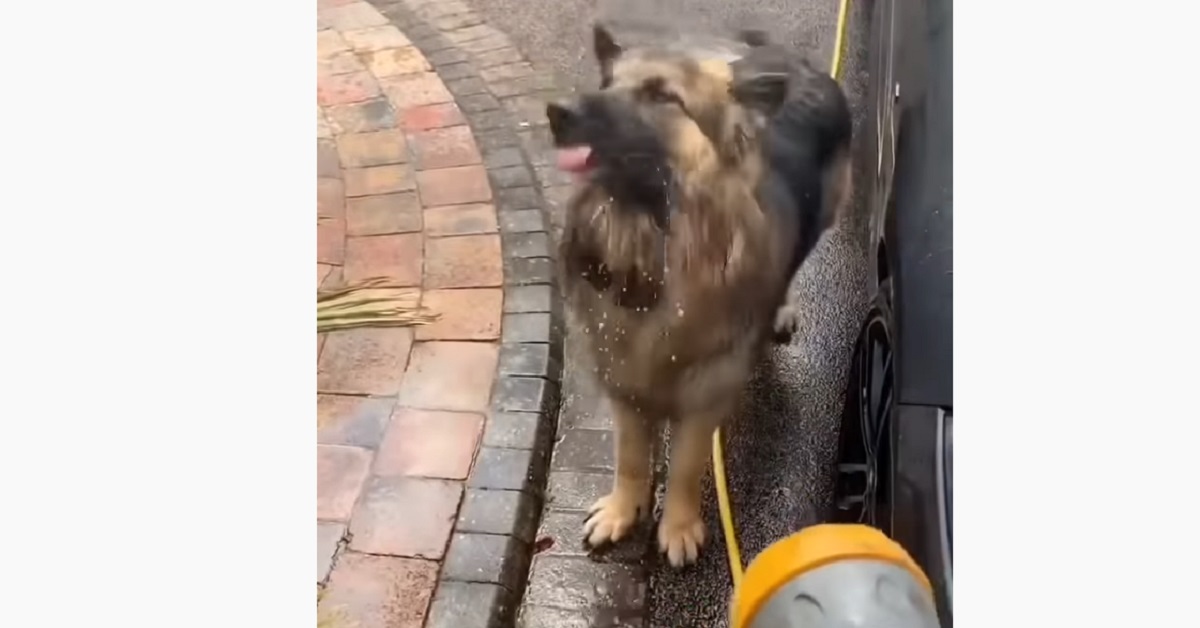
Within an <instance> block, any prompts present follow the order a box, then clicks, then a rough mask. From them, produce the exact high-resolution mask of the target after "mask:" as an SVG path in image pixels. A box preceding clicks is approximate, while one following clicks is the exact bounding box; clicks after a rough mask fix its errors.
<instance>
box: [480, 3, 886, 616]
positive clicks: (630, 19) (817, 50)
mask: <svg viewBox="0 0 1200 628" xmlns="http://www.w3.org/2000/svg"><path fill="white" fill-rule="evenodd" d="M474 4H475V7H476V9H477V10H479V11H481V12H482V13H484V14H485V15H486V16H487V18H488V19H489V21H491V22H492V23H493V24H495V25H496V26H498V27H500V28H501V29H503V30H504V31H506V32H507V33H508V34H509V35H510V36H511V37H512V38H513V39H514V40H515V42H516V43H517V45H518V46H520V48H521V50H522V51H523V52H525V54H526V55H528V56H529V57H530V58H531V60H532V61H533V62H534V63H535V64H537V65H539V66H540V67H545V68H553V69H554V70H555V71H557V72H558V73H559V75H560V76H561V77H563V78H564V79H566V80H569V81H571V82H572V84H573V85H575V86H576V87H591V86H593V85H594V84H595V82H596V76H597V75H596V68H595V65H594V62H593V61H592V59H591V53H590V50H591V41H590V29H589V25H590V23H591V20H592V19H593V18H594V17H599V18H601V19H605V20H608V21H610V22H615V23H616V24H617V27H616V28H614V30H615V31H616V32H617V33H618V35H619V34H620V25H622V24H638V23H652V24H656V25H658V26H660V27H661V26H663V25H669V27H670V28H671V29H673V30H675V31H677V32H681V33H685V34H690V33H706V34H718V35H720V34H722V33H725V34H728V33H729V32H731V31H732V30H733V29H738V28H747V27H754V28H762V29H765V30H766V31H768V32H769V33H770V34H771V35H772V37H773V39H774V40H775V41H778V42H787V43H788V44H790V45H791V46H792V48H793V49H794V50H795V51H796V53H797V54H800V55H805V56H807V57H808V58H809V59H810V60H812V61H813V62H814V63H816V64H819V67H823V68H828V67H829V63H830V60H831V58H832V52H833V42H834V36H835V32H834V30H835V29H834V26H835V24H836V22H837V10H838V2H837V0H740V1H738V2H733V1H732V0H690V1H685V0H655V1H653V2H645V1H644V0H599V1H598V2H597V1H596V0H476V2H474ZM867 9H869V5H868V4H865V3H863V4H862V5H861V6H860V5H859V4H858V3H855V2H854V0H852V1H851V11H850V18H849V20H848V23H849V25H848V30H847V33H846V37H847V44H846V48H845V50H844V51H843V55H844V56H843V59H842V66H843V67H842V85H843V87H844V89H845V90H846V93H847V95H848V96H849V98H850V102H851V106H852V107H853V108H854V112H855V130H856V132H857V131H858V130H859V129H860V128H861V125H862V119H863V116H864V107H863V94H864V93H865V85H866V76H865V65H866V54H865V49H864V36H865V32H866V31H867V21H868V17H869V12H868V11H867ZM618 39H620V37H618ZM859 153H860V154H859V156H858V157H859V162H860V163H859V164H856V172H857V171H858V170H861V162H863V159H862V154H861V153H862V151H859ZM856 179H858V180H864V179H863V178H862V177H861V176H856ZM863 196H864V195H862V194H861V193H856V194H855V203H854V211H852V212H851V213H850V215H849V216H848V217H847V219H846V220H844V221H843V223H842V224H841V225H839V226H838V227H837V228H836V229H835V230H833V231H831V232H829V233H828V234H827V235H826V236H825V238H824V239H823V240H822V242H821V244H820V245H819V246H818V247H817V249H816V250H815V251H814V253H813V255H812V256H811V257H810V258H809V259H808V260H807V261H806V262H805V265H804V266H803V268H802V269H801V270H800V273H799V275H798V276H797V278H796V281H795V283H794V284H793V293H794V294H795V295H796V296H797V298H798V299H799V301H798V302H799V303H801V304H802V305H803V307H802V309H803V312H804V314H805V315H804V318H803V319H802V321H801V325H800V332H799V333H798V334H797V336H796V339H795V340H794V341H793V344H792V345H791V346H788V347H781V348H778V349H776V350H775V351H774V352H773V354H772V356H771V359H770V360H768V361H767V362H766V363H764V364H763V365H762V367H761V368H760V369H759V372H758V374H757V376H756V377H755V380H754V382H753V383H752V385H751V390H750V394H749V395H748V399H747V402H746V404H745V407H744V408H743V411H742V413H741V416H739V417H737V418H736V420H735V421H734V422H733V424H731V425H730V426H728V427H727V428H726V430H725V431H726V454H725V455H726V458H727V470H728V477H729V482H730V492H731V498H732V502H733V511H734V516H735V518H736V520H737V529H738V536H739V541H740V544H741V548H742V554H743V560H745V561H747V562H749V561H750V560H751V559H753V558H754V556H755V555H756V554H758V553H759V552H760V551H762V550H763V549H764V548H765V547H766V546H767V545H768V544H770V543H771V542H772V541H774V540H776V539H778V538H780V537H782V536H785V535H787V534H789V533H791V532H793V531H795V530H796V529H798V528H800V527H803V526H805V525H809V524H813V523H817V522H819V521H821V520H822V519H823V518H824V517H825V516H826V514H827V512H828V508H829V504H830V499H831V491H832V475H831V473H832V472H831V469H832V465H833V457H834V454H835V451H836V446H837V429H838V417H839V415H840V412H841V408H842V390H843V388H844V386H845V372H846V367H847V364H848V361H849V354H850V351H851V345H852V343H853V341H854V336H855V334H856V333H857V330H858V325H859V321H860V320H861V317H862V316H863V314H864V313H865V311H866V307H867V306H866V294H865V266H866V254H865V251H864V248H863V246H862V242H863V236H862V233H863V231H864V229H865V220H864V219H863V217H864V207H863V205H862V198H863ZM566 353H567V355H566V369H567V372H566V374H565V377H564V380H565V381H564V391H563V393H564V394H563V398H564V409H563V411H564V412H565V413H571V414H573V415H575V416H580V415H588V414H591V413H602V412H605V406H604V404H602V403H601V402H600V400H598V399H597V398H596V392H595V390H596V389H595V387H594V386H591V385H588V384H589V383H588V382H587V377H588V373H586V372H583V371H584V369H586V368H587V367H585V366H583V365H584V364H586V361H585V360H584V359H582V358H581V357H580V352H579V346H578V343H575V342H572V341H571V339H570V337H568V339H567V347H566ZM706 491H707V495H708V500H707V506H706V513H705V514H706V519H707V522H708V529H709V533H710V535H711V537H710V542H709V544H708V546H707V548H706V551H705V552H704V553H703V554H702V558H701V560H700V562H699V563H698V564H697V565H695V566H694V567H691V568H689V569H686V570H684V571H681V572H673V571H671V570H670V569H669V568H667V567H665V566H663V565H662V564H659V565H657V566H655V568H654V571H653V573H652V576H651V580H650V591H649V604H650V614H651V620H650V622H649V625H650V626H651V628H690V627H705V628H708V627H724V626H726V625H727V616H728V596H729V593H730V590H731V588H732V585H731V582H730V578H729V568H728V564H727V562H726V554H725V540H724V536H723V534H722V533H721V528H720V523H719V521H718V519H717V506H716V494H715V492H713V489H712V484H711V481H710V482H708V485H707V487H706ZM659 501H660V502H661V490H660V495H659Z"/></svg>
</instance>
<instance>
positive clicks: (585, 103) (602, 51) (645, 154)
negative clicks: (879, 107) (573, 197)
mask: <svg viewBox="0 0 1200 628" xmlns="http://www.w3.org/2000/svg"><path fill="white" fill-rule="evenodd" d="M593 39H594V41H593V48H594V52H595V55H596V60H597V62H598V63H599V66H600V77H601V80H600V87H599V89H596V90H592V91H589V92H586V93H583V94H582V95H581V96H579V97H577V98H575V99H573V100H570V101H562V102H556V103H552V104H550V105H548V106H547V108H546V116H547V118H548V119H549V122H550V130H551V133H553V135H554V141H555V144H556V146H557V148H558V165H559V167H560V168H561V169H563V170H566V171H568V172H571V173H573V174H576V175H578V176H581V177H584V178H586V179H587V180H588V181H590V182H591V183H593V184H595V185H599V186H600V187H602V188H603V189H604V190H605V191H606V192H608V194H610V195H611V196H613V198H614V200H616V201H617V202H618V203H619V204H622V205H626V206H630V207H637V208H640V210H641V211H646V212H650V213H651V215H653V216H654V218H655V221H656V222H657V223H659V224H660V225H662V224H663V223H664V222H665V220H666V214H667V212H669V211H670V206H671V199H670V195H671V193H672V192H671V191H672V189H673V186H674V185H676V184H677V183H678V182H679V181H680V180H681V179H686V178H688V177H691V176H705V175H711V174H712V173H713V172H714V171H716V170H718V169H720V168H723V167H730V166H736V165H737V164H738V163H739V162H740V161H741V159H742V158H743V157H744V156H745V155H746V154H748V153H749V152H750V151H753V150H755V149H756V148H757V141H756V140H757V136H758V130H759V129H761V126H762V121H763V120H765V119H766V117H767V116H769V115H770V114H771V113H773V112H774V110H775V109H776V108H777V107H778V106H779V105H780V104H781V103H782V102H783V99H784V96H785V93H786V91H787V72H786V68H785V67H783V66H782V65H780V60H778V59H775V58H774V57H772V56H771V55H770V54H765V53H760V52H759V51H760V50H761V51H767V50H769V49H770V46H767V45H766V42H765V40H763V39H762V38H761V37H760V36H759V34H757V33H755V34H751V35H750V36H746V35H743V40H744V42H745V43H746V44H748V45H750V46H751V54H749V55H747V56H745V57H744V58H742V59H740V60H737V61H732V62H731V61H729V60H725V59H718V58H706V57H705V56H704V55H702V54H699V53H695V52H690V51H687V50H681V49H671V48H667V47H663V48H653V47H641V48H630V49H624V48H622V47H621V46H620V45H618V44H617V42H616V41H615V40H614V39H613V37H612V35H611V34H610V33H609V32H608V30H607V29H605V28H604V27H603V26H600V25H596V26H595V27H593Z"/></svg>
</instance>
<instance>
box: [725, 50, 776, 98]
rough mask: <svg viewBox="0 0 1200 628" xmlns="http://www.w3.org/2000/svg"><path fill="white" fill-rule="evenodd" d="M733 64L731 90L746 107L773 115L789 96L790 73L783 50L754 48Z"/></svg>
mask: <svg viewBox="0 0 1200 628" xmlns="http://www.w3.org/2000/svg"><path fill="white" fill-rule="evenodd" d="M730 67H731V70H732V81H731V82H730V86H729V89H730V93H731V94H732V95H733V98H734V100H736V101H737V102H739V103H741V104H742V105H743V106H745V107H748V108H750V109H753V110H755V111H758V112H760V113H763V114H765V115H771V114H773V113H775V110H776V109H778V108H779V106H780V105H782V104H783V101H784V99H785V98H787V91H788V86H789V84H790V77H791V72H790V68H789V67H788V62H787V58H786V56H785V55H784V53H783V51H782V50H781V49H780V50H772V49H771V48H769V47H762V48H755V49H754V50H753V51H752V52H751V53H750V54H749V55H747V56H745V57H743V58H741V59H738V60H737V61H734V62H733V63H732V64H731V66H730Z"/></svg>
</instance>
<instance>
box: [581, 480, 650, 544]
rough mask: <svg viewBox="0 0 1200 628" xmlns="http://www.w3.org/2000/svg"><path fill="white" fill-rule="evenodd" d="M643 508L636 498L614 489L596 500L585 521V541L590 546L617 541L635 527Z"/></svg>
mask: <svg viewBox="0 0 1200 628" xmlns="http://www.w3.org/2000/svg"><path fill="white" fill-rule="evenodd" d="M642 510H643V508H642V504H639V503H638V500H637V499H636V498H631V497H630V496H628V495H625V494H623V493H619V492H617V491H613V492H612V493H609V494H608V495H605V496H604V497H601V498H600V499H598V500H596V503H594V504H592V507H591V508H590V509H588V518H587V520H585V521H584V522H583V542H584V543H586V544H587V545H588V546H589V547H593V548H595V547H600V546H601V545H604V544H606V543H616V542H617V541H620V540H621V539H623V538H625V535H626V534H628V533H629V531H630V530H631V529H633V526H634V524H636V523H637V520H638V517H639V516H640V514H641V511H642Z"/></svg>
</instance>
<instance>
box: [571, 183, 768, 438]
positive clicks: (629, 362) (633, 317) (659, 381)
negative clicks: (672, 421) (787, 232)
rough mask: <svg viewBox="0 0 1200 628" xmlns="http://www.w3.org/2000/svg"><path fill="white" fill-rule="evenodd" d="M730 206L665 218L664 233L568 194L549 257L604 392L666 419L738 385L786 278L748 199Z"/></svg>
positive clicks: (641, 218) (594, 196)
mask: <svg viewBox="0 0 1200 628" xmlns="http://www.w3.org/2000/svg"><path fill="white" fill-rule="evenodd" d="M741 202H743V203H745V204H746V206H744V207H741V208H740V209H739V210H738V211H713V209H714V208H712V207H705V206H703V205H702V204H698V205H694V206H692V207H690V208H686V209H684V210H683V211H681V212H676V213H674V214H673V215H672V217H671V221H670V224H669V225H668V227H667V230H666V232H665V234H664V232H663V230H661V229H660V228H658V227H657V226H656V225H655V224H654V222H653V220H652V219H651V218H650V217H649V216H648V215H645V214H640V213H637V212H622V211H620V208H617V207H613V206H612V204H611V201H610V200H609V199H608V198H607V196H606V195H604V194H603V193H602V192H599V191H596V190H587V189H583V190H580V192H579V194H578V195H577V196H576V199H575V201H574V203H573V204H572V207H571V208H570V209H569V211H568V219H567V224H566V225H565V229H564V233H563V239H562V241H561V243H560V258H559V259H560V260H561V263H562V277H563V283H564V288H565V291H566V296H567V301H568V305H569V307H570V313H571V315H572V318H573V320H572V325H573V328H572V333H579V334H582V335H583V337H584V338H585V342H586V344H587V346H588V347H589V349H590V353H591V356H592V359H593V363H594V366H595V368H596V376H597V377H598V379H599V381H600V383H601V384H602V385H603V386H604V387H605V389H606V390H607V392H608V393H609V394H611V395H613V396H617V397H623V398H626V399H628V400H631V401H634V402H636V403H638V404H639V405H643V406H649V407H650V408H654V409H655V410H656V411H657V412H658V413H660V414H676V413H680V412H684V411H686V409H685V408H684V406H691V405H693V404H704V403H707V402H706V401H705V400H704V399H703V397H704V396H705V394H708V393H711V394H721V395H727V394H729V391H730V389H731V387H737V388H740V386H741V385H742V384H743V383H744V381H745V378H746V377H747V376H748V373H749V369H751V368H752V367H753V363H754V360H755V359H756V358H757V355H758V348H759V347H760V346H761V344H762V343H763V341H764V338H765V332H766V330H768V329H769V327H770V321H771V320H772V317H773V315H774V310H775V307H776V306H777V305H778V303H777V300H778V294H777V293H778V292H779V285H780V284H781V282H783V283H784V284H786V278H784V277H783V273H782V272H781V269H782V267H783V265H782V264H781V263H780V262H779V261H778V260H779V259H780V252H779V251H777V250H776V249H777V248H778V247H776V246H774V244H773V239H772V238H771V237H770V225H769V224H767V222H766V220H767V216H765V215H764V214H763V213H762V212H761V211H760V210H759V209H758V207H757V205H756V203H755V202H754V200H753V198H752V197H750V196H747V197H745V198H743V199H741ZM725 209H728V208H725ZM689 210H690V211H689ZM685 392H686V394H685Z"/></svg>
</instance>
